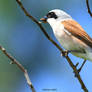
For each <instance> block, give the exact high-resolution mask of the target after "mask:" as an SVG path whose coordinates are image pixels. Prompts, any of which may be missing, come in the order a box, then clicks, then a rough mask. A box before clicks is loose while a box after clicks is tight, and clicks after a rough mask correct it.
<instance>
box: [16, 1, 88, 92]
mask: <svg viewBox="0 0 92 92" xmlns="http://www.w3.org/2000/svg"><path fill="white" fill-rule="evenodd" d="M16 1H17V3H18V4H19V6H20V7H21V9H22V10H23V12H24V13H25V15H26V16H28V17H29V18H30V19H31V20H32V21H33V22H35V23H36V24H37V25H38V27H39V28H40V29H41V31H42V32H43V33H44V35H45V36H46V38H47V39H48V40H49V41H50V42H51V43H52V44H54V46H56V47H57V49H58V50H59V51H60V52H61V53H62V54H64V53H63V52H64V51H63V49H62V48H61V47H60V46H59V45H58V44H57V43H56V42H55V41H54V40H53V39H52V38H51V37H50V36H49V35H48V33H47V32H46V30H45V29H44V27H43V26H42V25H41V23H39V22H38V21H37V20H36V19H35V18H34V17H33V16H31V15H30V14H29V13H28V12H27V10H26V9H25V8H24V6H23V4H22V2H21V1H20V0H16ZM65 58H66V59H67V61H68V63H69V65H70V66H71V68H72V69H73V71H74V73H75V75H76V78H77V79H78V81H79V83H80V85H81V88H82V89H83V90H84V92H88V89H87V88H86V86H85V84H84V82H83V81H82V79H81V76H80V74H79V73H78V71H77V69H76V66H75V65H74V64H73V63H72V61H71V59H70V58H69V57H68V56H65Z"/></svg>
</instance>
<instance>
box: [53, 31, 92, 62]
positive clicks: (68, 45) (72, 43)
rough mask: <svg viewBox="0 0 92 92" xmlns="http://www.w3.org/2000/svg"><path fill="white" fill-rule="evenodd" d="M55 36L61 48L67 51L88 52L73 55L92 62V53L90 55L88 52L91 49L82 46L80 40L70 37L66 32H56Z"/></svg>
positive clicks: (84, 45)
mask: <svg viewBox="0 0 92 92" xmlns="http://www.w3.org/2000/svg"><path fill="white" fill-rule="evenodd" d="M54 34H55V36H56V38H57V40H58V41H59V42H60V44H61V46H62V47H64V48H65V49H66V50H78V51H81V50H85V52H86V53H78V52H77V53H76V52H72V54H73V55H75V56H77V57H80V58H83V59H86V60H91V61H92V52H90V53H89V52H88V50H90V48H88V47H87V45H86V44H84V43H81V44H80V40H79V39H76V38H75V37H74V36H72V35H68V34H67V33H65V32H64V31H60V32H54ZM87 49H88V50H87Z"/></svg>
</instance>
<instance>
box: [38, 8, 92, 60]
mask: <svg viewBox="0 0 92 92" xmlns="http://www.w3.org/2000/svg"><path fill="white" fill-rule="evenodd" d="M40 20H41V21H42V22H44V23H49V24H50V26H51V28H52V30H53V33H54V35H55V37H56V39H57V40H58V41H59V43H60V44H61V46H62V47H63V48H64V49H65V50H66V51H69V52H70V53H71V54H73V55H74V56H76V57H79V58H82V59H84V61H86V60H89V61H92V38H91V37H90V36H89V35H88V34H87V33H86V31H85V30H84V29H83V28H82V26H81V25H80V24H79V23H78V22H76V21H75V20H74V19H73V18H72V17H71V16H70V15H69V14H68V13H66V12H65V11H63V10H60V9H53V10H51V11H49V12H48V13H47V14H46V15H45V16H44V17H43V18H41V19H40Z"/></svg>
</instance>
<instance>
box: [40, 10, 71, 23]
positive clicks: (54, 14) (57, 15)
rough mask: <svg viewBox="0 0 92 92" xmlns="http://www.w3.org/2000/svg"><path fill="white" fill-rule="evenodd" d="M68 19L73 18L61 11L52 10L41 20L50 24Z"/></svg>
mask: <svg viewBox="0 0 92 92" xmlns="http://www.w3.org/2000/svg"><path fill="white" fill-rule="evenodd" d="M66 19H72V18H71V16H70V15H68V14H67V13H65V12H64V11H62V10H59V9H54V10H51V11H49V12H48V14H46V16H44V18H41V20H42V21H43V22H45V23H46V22H48V23H49V22H50V21H62V20H66Z"/></svg>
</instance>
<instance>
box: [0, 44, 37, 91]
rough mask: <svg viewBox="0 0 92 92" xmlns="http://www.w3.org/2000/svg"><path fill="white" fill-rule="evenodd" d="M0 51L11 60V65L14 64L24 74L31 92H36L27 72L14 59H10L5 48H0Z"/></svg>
mask: <svg viewBox="0 0 92 92" xmlns="http://www.w3.org/2000/svg"><path fill="white" fill-rule="evenodd" d="M0 50H1V51H2V52H3V53H4V54H5V55H6V56H7V57H8V58H9V59H10V60H11V64H16V65H17V66H18V68H19V69H20V70H21V71H22V72H23V73H24V76H25V79H26V81H27V84H28V85H29V86H30V88H31V90H32V92H36V91H35V89H34V87H33V85H32V82H31V80H30V79H29V75H28V73H27V70H26V69H25V68H24V67H23V66H22V65H21V64H20V63H19V62H18V61H17V60H16V59H15V58H14V57H12V56H11V55H10V54H9V53H7V51H6V50H5V48H3V47H2V46H0Z"/></svg>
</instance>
